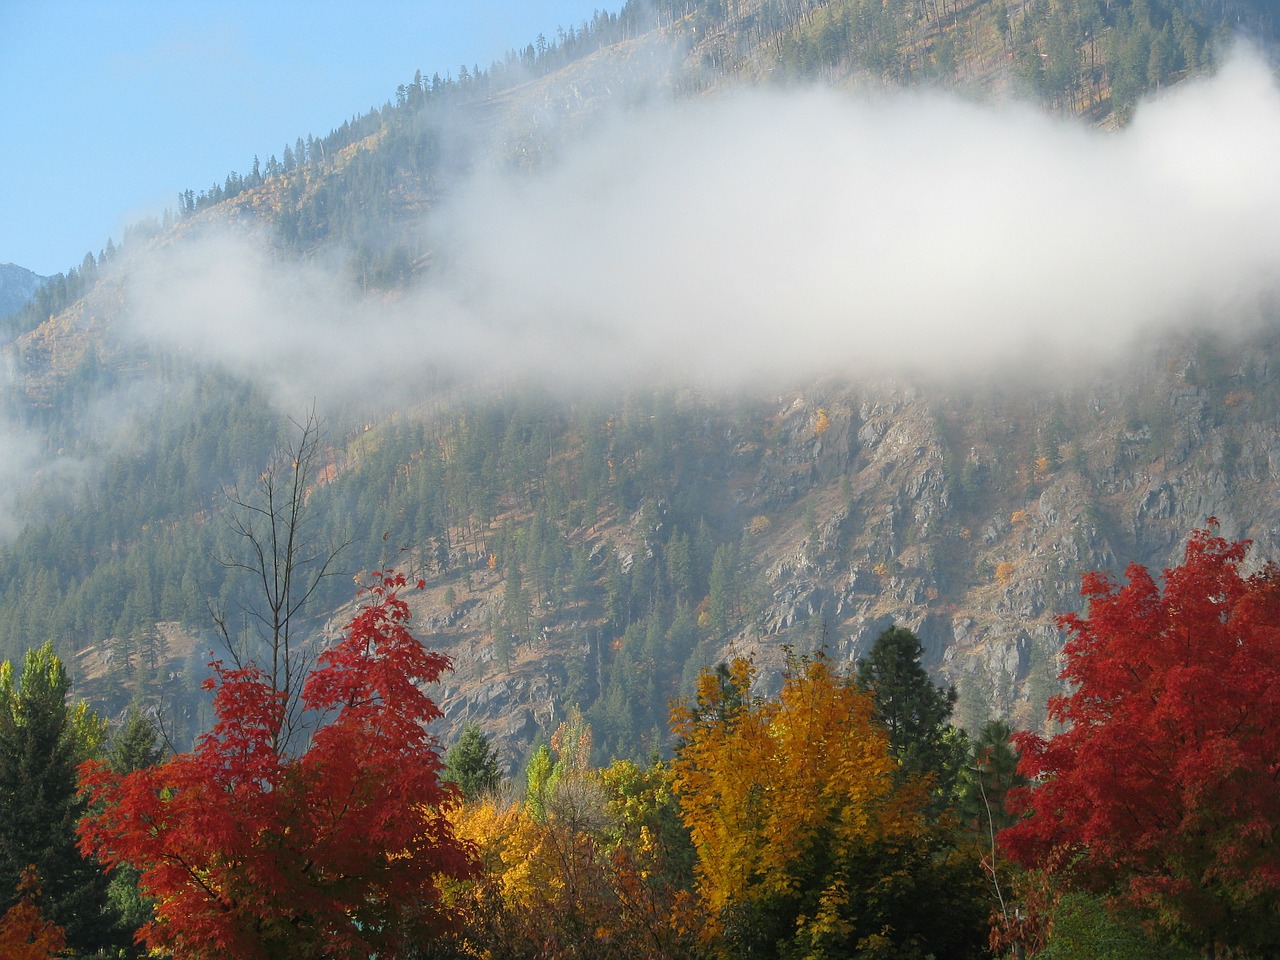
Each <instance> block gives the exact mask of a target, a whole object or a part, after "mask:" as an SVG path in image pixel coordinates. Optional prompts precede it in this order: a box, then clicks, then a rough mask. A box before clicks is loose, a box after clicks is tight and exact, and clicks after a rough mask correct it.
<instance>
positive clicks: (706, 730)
mask: <svg viewBox="0 0 1280 960" xmlns="http://www.w3.org/2000/svg"><path fill="white" fill-rule="evenodd" d="M753 679H754V671H753V669H752V668H751V666H750V665H749V664H748V663H747V662H745V661H742V660H736V661H734V662H733V663H732V664H730V665H729V666H728V668H727V669H726V670H722V671H719V672H716V671H707V672H704V673H703V675H702V677H701V678H700V680H699V684H698V691H697V696H696V698H695V699H694V701H693V702H692V703H688V704H684V705H682V706H679V707H678V708H677V709H676V710H675V712H674V714H673V729H674V732H675V734H676V735H677V737H679V740H680V747H679V749H678V752H677V755H676V758H675V760H674V761H673V763H672V768H673V772H674V776H675V789H676V792H677V795H678V797H679V800H680V805H681V808H682V811H683V816H684V820H685V823H686V824H687V825H688V827H689V830H690V833H691V835H692V840H693V845H694V847H695V849H696V850H697V853H698V865H697V873H698V891H699V894H700V898H701V901H702V903H703V906H704V909H705V911H706V913H707V914H708V919H709V924H708V926H707V933H708V935H709V936H711V937H713V938H719V939H720V942H721V943H723V944H724V945H725V946H726V947H727V949H728V950H729V951H730V952H733V953H741V954H744V955H747V954H749V955H761V956H766V957H772V956H792V955H794V956H806V957H836V956H848V955H851V954H853V953H855V952H860V953H859V955H860V956H867V957H874V956H885V957H888V956H924V955H925V954H926V953H932V954H934V955H935V956H937V957H951V958H961V957H969V956H976V955H978V952H979V948H980V946H981V944H982V943H983V941H984V940H985V922H984V921H985V916H986V910H987V908H986V902H985V898H984V894H983V892H982V889H981V877H980V874H979V872H978V869H977V863H976V857H975V856H973V855H971V854H969V853H967V852H966V853H962V852H960V851H958V850H956V849H954V848H951V847H949V845H948V844H947V843H946V841H945V838H944V837H943V836H942V835H941V834H939V833H937V832H936V831H935V829H934V825H933V823H932V821H931V820H930V818H929V817H927V816H926V815H925V800H926V794H927V789H926V784H925V783H924V782H922V781H920V780H910V779H909V780H906V781H901V780H900V779H899V778H898V776H897V771H898V769H899V766H898V764H897V762H896V761H895V759H894V757H893V756H892V754H891V752H890V749H889V741H888V737H887V736H886V734H885V732H884V730H883V729H882V728H881V727H880V726H878V725H877V724H876V722H875V720H874V704H873V702H872V699H871V696H870V695H869V694H868V693H867V692H865V691H864V690H861V689H859V687H858V686H857V685H856V684H854V683H852V682H850V681H849V680H848V679H847V678H844V677H841V676H840V675H838V674H837V673H836V672H835V671H834V669H833V668H832V666H831V664H830V663H829V662H828V661H827V660H825V659H823V658H816V659H813V660H809V661H803V662H799V663H797V664H795V665H793V667H792V669H791V670H790V671H789V673H788V674H787V676H786V677H785V679H784V682H783V687H782V691H781V693H780V694H779V696H778V697H777V698H776V699H763V698H758V697H754V696H753V695H752V693H751V686H752V681H753Z"/></svg>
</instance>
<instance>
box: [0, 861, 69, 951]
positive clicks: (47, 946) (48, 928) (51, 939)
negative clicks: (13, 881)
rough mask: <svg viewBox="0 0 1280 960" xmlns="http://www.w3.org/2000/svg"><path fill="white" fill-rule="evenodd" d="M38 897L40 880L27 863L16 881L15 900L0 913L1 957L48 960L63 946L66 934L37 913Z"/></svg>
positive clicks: (65, 941)
mask: <svg viewBox="0 0 1280 960" xmlns="http://www.w3.org/2000/svg"><path fill="white" fill-rule="evenodd" d="M39 900H40V880H39V877H38V876H37V874H36V871H35V868H34V867H28V868H27V869H25V870H23V871H22V878H21V879H20V880H19V881H18V902H17V903H15V904H14V905H13V906H11V907H10V908H9V909H8V910H6V911H5V913H4V915H3V916H0V958H2V960H51V958H53V957H57V956H61V955H62V952H63V951H64V950H65V949H66V947H67V938H66V935H65V934H64V933H63V932H62V928H61V927H59V926H58V925H57V924H55V923H54V922H53V921H51V920H49V919H48V918H46V917H45V916H44V914H43V913H41V911H40V904H39Z"/></svg>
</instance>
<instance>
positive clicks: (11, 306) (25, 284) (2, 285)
mask: <svg viewBox="0 0 1280 960" xmlns="http://www.w3.org/2000/svg"><path fill="white" fill-rule="evenodd" d="M47 279H49V278H48V277H42V276H40V274H38V273H35V272H34V271H31V270H28V269H27V268H26V267H20V266H18V265H17V264H16V263H0V320H3V319H4V318H6V317H10V316H13V314H15V313H17V312H18V311H19V310H21V309H22V308H23V307H25V306H26V305H27V304H28V303H29V302H30V301H31V298H32V297H34V296H35V294H36V291H37V290H39V289H40V285H41V284H42V283H44V282H45V281H46V280H47Z"/></svg>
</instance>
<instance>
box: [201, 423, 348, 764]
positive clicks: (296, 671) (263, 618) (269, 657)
mask: <svg viewBox="0 0 1280 960" xmlns="http://www.w3.org/2000/svg"><path fill="white" fill-rule="evenodd" d="M293 424H294V426H295V427H296V428H297V430H298V433H297V436H296V438H295V439H293V440H292V441H290V442H287V443H285V444H284V445H283V446H281V447H280V449H279V450H278V451H277V452H276V455H275V456H274V457H273V458H272V462H271V464H270V465H269V466H268V467H267V469H266V471H265V472H264V473H263V474H262V476H261V477H260V478H259V480H258V483H257V485H256V486H255V488H254V489H253V490H252V491H251V492H249V493H241V491H240V490H239V489H238V488H232V489H230V490H228V491H226V497H227V501H228V503H229V504H230V507H231V509H230V510H229V511H228V515H227V522H228V523H229V524H230V526H231V529H232V531H233V532H234V533H235V534H236V535H237V536H238V537H240V539H241V540H242V541H243V546H244V551H243V555H240V556H229V557H220V558H219V562H220V563H222V564H223V566H225V567H227V568H229V569H232V570H239V571H242V572H243V573H244V574H246V575H248V576H249V577H250V579H251V580H252V591H251V595H252V596H253V598H254V599H253V600H250V601H247V602H245V603H244V604H243V612H244V615H245V617H244V622H245V628H244V629H243V630H242V631H240V633H239V635H238V636H233V634H232V631H231V628H230V626H229V624H228V619H227V615H226V611H225V610H213V611H211V612H212V615H213V620H214V624H215V625H216V626H217V629H218V632H219V634H220V635H221V636H222V640H223V643H224V644H225V645H226V648H227V651H228V653H229V655H230V657H231V659H232V661H233V662H234V663H235V665H236V667H237V668H240V669H243V668H244V667H245V666H246V665H247V664H249V663H250V662H253V663H256V664H257V666H258V668H259V669H260V670H261V671H262V672H263V674H264V675H265V677H266V680H267V682H268V683H270V684H271V688H272V689H273V690H274V691H276V692H277V693H279V694H280V695H281V697H282V699H283V701H284V705H285V707H284V713H283V719H282V723H281V727H280V729H279V730H278V731H276V732H275V733H274V735H273V737H272V748H273V749H274V750H276V751H278V752H284V751H287V750H288V749H289V741H290V739H291V738H292V737H293V735H294V734H295V733H296V732H297V731H298V729H299V727H300V722H301V713H302V707H301V698H300V694H301V692H302V684H303V682H304V681H305V679H306V677H307V675H308V674H309V673H310V672H311V669H312V667H313V666H314V665H315V656H316V654H315V649H314V646H313V645H312V644H310V643H307V642H306V638H305V636H300V631H299V629H298V628H299V626H300V621H301V619H302V616H301V614H302V610H303V608H304V607H305V606H306V604H307V601H308V600H310V599H311V597H312V596H313V595H314V594H315V593H316V591H317V590H318V589H319V588H320V585H321V583H322V582H323V581H324V579H325V578H326V577H330V576H335V575H337V573H338V571H336V570H334V566H335V562H336V560H337V558H338V555H339V554H340V553H341V552H342V551H343V550H344V549H345V548H346V547H347V546H349V545H350V541H349V540H347V541H342V542H337V543H335V542H332V541H328V542H326V541H324V539H323V538H322V537H321V536H320V535H319V534H318V532H317V531H315V530H313V529H312V526H313V523H312V518H311V517H310V516H309V515H308V512H307V499H308V495H309V493H310V490H311V485H312V484H313V483H314V481H315V479H316V477H317V474H318V466H319V463H318V457H319V455H320V453H321V451H322V448H323V438H322V432H321V426H322V425H321V422H320V420H318V419H317V417H316V413H315V410H314V408H313V409H312V410H311V411H310V412H309V413H308V414H307V417H306V418H305V420H303V421H302V422H298V421H296V420H295V421H293Z"/></svg>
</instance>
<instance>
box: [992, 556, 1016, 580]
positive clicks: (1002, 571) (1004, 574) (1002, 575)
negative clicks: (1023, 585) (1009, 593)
mask: <svg viewBox="0 0 1280 960" xmlns="http://www.w3.org/2000/svg"><path fill="white" fill-rule="evenodd" d="M1016 569H1017V568H1016V567H1015V566H1014V565H1013V564H1012V563H1010V562H1009V561H1008V560H1002V561H1000V562H999V563H998V564H996V579H997V580H999V581H1000V582H1001V583H1007V582H1008V581H1009V579H1010V578H1011V577H1012V576H1013V571H1014V570H1016Z"/></svg>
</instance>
